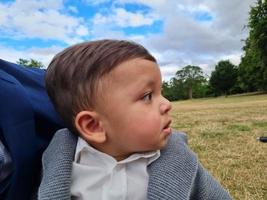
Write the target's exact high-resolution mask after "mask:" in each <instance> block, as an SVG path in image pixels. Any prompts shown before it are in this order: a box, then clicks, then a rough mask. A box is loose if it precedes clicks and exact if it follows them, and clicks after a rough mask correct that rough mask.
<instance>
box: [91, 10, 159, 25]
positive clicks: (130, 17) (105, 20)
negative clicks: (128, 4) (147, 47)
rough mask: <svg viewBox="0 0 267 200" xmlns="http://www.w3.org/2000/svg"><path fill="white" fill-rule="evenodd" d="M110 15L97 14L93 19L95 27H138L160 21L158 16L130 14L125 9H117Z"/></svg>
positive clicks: (139, 13) (138, 13)
mask: <svg viewBox="0 0 267 200" xmlns="http://www.w3.org/2000/svg"><path fill="white" fill-rule="evenodd" d="M111 13H112V14H110V15H103V14H100V13H97V14H96V15H95V17H94V19H93V22H94V25H99V24H113V26H118V27H138V26H143V25H151V24H153V23H154V21H155V20H157V19H158V17H156V15H152V14H143V13H141V12H136V13H133V12H129V11H127V10H125V9H124V8H115V9H113V10H112V11H111Z"/></svg>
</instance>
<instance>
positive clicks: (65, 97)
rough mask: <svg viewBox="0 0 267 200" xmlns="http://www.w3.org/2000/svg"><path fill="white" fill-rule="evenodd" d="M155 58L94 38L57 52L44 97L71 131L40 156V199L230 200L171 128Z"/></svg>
mask: <svg viewBox="0 0 267 200" xmlns="http://www.w3.org/2000/svg"><path fill="white" fill-rule="evenodd" d="M161 86H162V80H161V73H160V69H159V66H158V64H157V62H156V59H155V58H154V57H153V56H152V55H151V54H150V53H149V52H148V51H147V50H146V49H145V48H144V47H143V46H141V45H139V44H136V43H134V42H129V41H123V40H98V41H91V42H84V43H81V44H77V45H74V46H71V47H69V48H67V49H65V50H64V51H62V52H60V53H59V54H57V55H56V56H55V57H54V59H53V60H52V62H51V63H50V65H49V67H48V70H47V74H46V88H47V92H48V94H49V96H50V98H51V100H52V102H53V104H54V106H55V108H56V110H57V111H58V113H59V114H60V116H61V117H62V118H63V120H64V121H65V122H66V124H67V125H68V129H62V130H59V131H58V132H57V133H56V134H55V136H54V138H53V140H52V142H51V143H50V145H49V147H48V148H47V150H46V151H45V153H44V155H43V177H42V182H41V185H40V188H39V193H38V198H39V199H94V200H95V199H96V200H98V199H103V200H112V199H116V200H118V199H133V200H134V199H138V200H140V199H177V200H178V199H179V200H180V199H203V200H204V199H205V200H206V199H224V200H225V199H231V198H230V196H229V194H228V193H227V192H226V191H225V190H224V189H223V188H222V187H221V185H220V184H219V183H218V182H217V181H216V180H215V179H214V178H213V177H212V176H211V175H209V174H208V172H207V171H206V170H205V169H204V168H203V167H202V166H201V164H200V163H199V161H198V160H197V157H196V156H195V154H194V153H192V152H191V151H190V150H189V149H188V147H187V145H186V136H185V134H183V133H179V132H177V131H174V130H172V129H171V128H170V124H171V118H170V116H169V111H170V110H171V104H170V102H169V101H168V100H167V99H165V98H164V97H163V96H162V94H161Z"/></svg>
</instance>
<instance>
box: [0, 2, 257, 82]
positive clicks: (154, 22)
mask: <svg viewBox="0 0 267 200" xmlns="http://www.w3.org/2000/svg"><path fill="white" fill-rule="evenodd" d="M254 2H255V1H254V0H225V1H214V0H190V1H189V0H179V1H178V0H168V1H167V0H113V1H112V0H98V1H95V0H73V1H71V0H16V1H14V0H12V1H11V0H1V1H0V10H1V12H0V58H1V59H4V60H8V61H11V62H15V61H17V60H18V59H19V58H26V59H29V58H33V59H37V60H39V61H41V62H43V63H44V64H45V65H48V64H49V62H50V60H51V59H52V57H53V56H54V55H55V54H56V53H57V52H59V51H61V50H62V49H64V48H66V47H67V46H70V45H72V44H75V43H78V42H82V41H87V40H95V39H102V38H116V39H128V40H134V41H136V42H138V43H141V44H142V45H144V46H145V47H146V48H147V49H148V50H149V51H150V52H151V53H152V54H153V55H154V56H155V57H156V58H157V60H158V63H159V65H160V68H161V71H162V74H163V77H164V79H165V80H168V79H169V78H170V77H172V76H174V74H175V72H176V71H177V70H179V69H181V68H182V67H184V66H186V65H189V64H190V65H198V66H200V67H202V68H203V70H204V71H205V72H206V73H207V74H209V73H210V72H211V71H212V70H213V69H214V66H215V64H216V63H217V62H218V61H219V60H221V59H230V60H231V61H232V62H233V63H234V64H238V63H239V62H240V57H241V55H242V49H241V48H242V46H243V43H242V42H241V40H242V39H245V38H246V37H247V32H248V30H246V29H244V28H243V27H244V25H246V23H247V18H248V12H249V6H250V5H253V3H254Z"/></svg>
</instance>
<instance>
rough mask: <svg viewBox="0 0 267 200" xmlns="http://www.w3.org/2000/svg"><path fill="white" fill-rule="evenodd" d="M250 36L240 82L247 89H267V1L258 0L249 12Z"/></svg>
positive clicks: (240, 68) (246, 42) (246, 44)
mask: <svg viewBox="0 0 267 200" xmlns="http://www.w3.org/2000/svg"><path fill="white" fill-rule="evenodd" d="M247 27H248V28H249V36H248V38H247V39H246V40H245V46H244V47H243V50H244V51H245V54H244V56H243V57H242V59H241V63H240V66H239V71H240V72H239V77H238V79H239V83H240V86H241V88H242V89H244V90H245V91H251V90H252V91H255V90H266V91H267V1H266V0H258V1H257V3H256V4H255V6H253V7H251V10H250V13H249V21H248V25H247Z"/></svg>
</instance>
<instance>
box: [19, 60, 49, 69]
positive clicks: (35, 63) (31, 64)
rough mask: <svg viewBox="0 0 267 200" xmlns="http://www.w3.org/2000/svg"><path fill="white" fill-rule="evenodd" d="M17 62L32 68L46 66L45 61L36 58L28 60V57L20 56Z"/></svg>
mask: <svg viewBox="0 0 267 200" xmlns="http://www.w3.org/2000/svg"><path fill="white" fill-rule="evenodd" d="M17 64H19V65H23V66H25V67H31V68H43V67H44V65H43V63H41V62H40V61H37V60H34V59H30V60H27V59H23V58H20V59H19V60H18V61H17Z"/></svg>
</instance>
